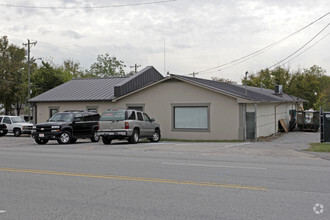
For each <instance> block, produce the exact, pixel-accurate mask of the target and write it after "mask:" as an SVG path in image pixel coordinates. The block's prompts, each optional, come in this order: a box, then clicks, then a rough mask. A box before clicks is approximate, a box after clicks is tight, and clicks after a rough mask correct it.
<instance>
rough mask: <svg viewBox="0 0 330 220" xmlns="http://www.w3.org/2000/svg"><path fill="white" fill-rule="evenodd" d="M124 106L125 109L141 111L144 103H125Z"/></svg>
mask: <svg viewBox="0 0 330 220" xmlns="http://www.w3.org/2000/svg"><path fill="white" fill-rule="evenodd" d="M126 107H127V109H131V110H137V111H140V112H143V110H144V104H127V105H126Z"/></svg>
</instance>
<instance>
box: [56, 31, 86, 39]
mask: <svg viewBox="0 0 330 220" xmlns="http://www.w3.org/2000/svg"><path fill="white" fill-rule="evenodd" d="M61 35H63V36H67V37H70V38H74V39H80V38H82V37H83V36H82V35H81V34H79V33H77V32H76V31H72V30H65V31H61Z"/></svg>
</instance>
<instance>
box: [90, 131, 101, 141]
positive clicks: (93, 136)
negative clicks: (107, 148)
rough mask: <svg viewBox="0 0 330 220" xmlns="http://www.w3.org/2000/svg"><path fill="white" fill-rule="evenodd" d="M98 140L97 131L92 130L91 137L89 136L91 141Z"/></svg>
mask: <svg viewBox="0 0 330 220" xmlns="http://www.w3.org/2000/svg"><path fill="white" fill-rule="evenodd" d="M99 140H100V136H98V134H97V131H95V130H94V131H92V137H91V141H92V142H99Z"/></svg>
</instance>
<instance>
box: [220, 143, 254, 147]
mask: <svg viewBox="0 0 330 220" xmlns="http://www.w3.org/2000/svg"><path fill="white" fill-rule="evenodd" d="M249 144H250V143H242V144H231V145H227V146H225V147H236V146H242V145H249Z"/></svg>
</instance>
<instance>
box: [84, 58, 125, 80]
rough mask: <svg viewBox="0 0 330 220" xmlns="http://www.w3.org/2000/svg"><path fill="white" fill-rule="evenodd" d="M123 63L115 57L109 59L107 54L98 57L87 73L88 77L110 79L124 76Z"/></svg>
mask: <svg viewBox="0 0 330 220" xmlns="http://www.w3.org/2000/svg"><path fill="white" fill-rule="evenodd" d="M124 67H126V66H125V65H124V62H123V61H121V60H117V58H116V57H115V56H112V57H110V55H109V54H108V53H106V54H105V55H98V56H97V61H96V62H95V63H93V64H92V65H91V67H90V70H89V71H87V74H86V76H88V77H111V76H125V71H124Z"/></svg>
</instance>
